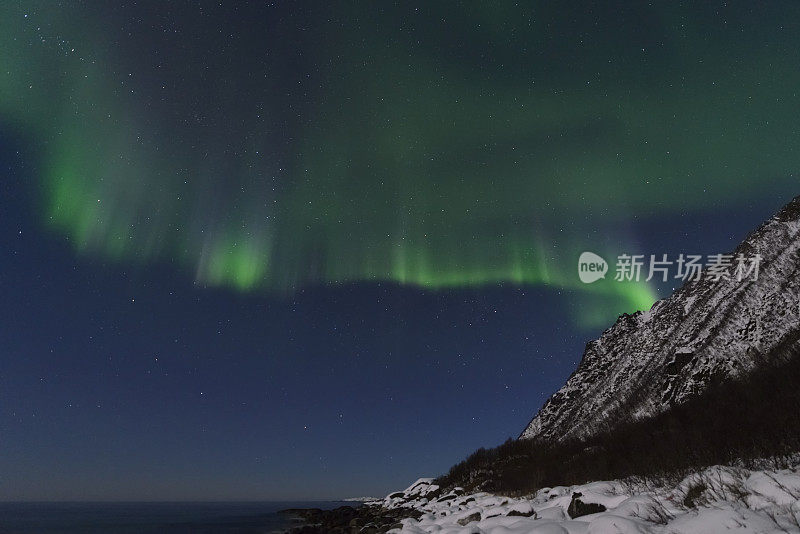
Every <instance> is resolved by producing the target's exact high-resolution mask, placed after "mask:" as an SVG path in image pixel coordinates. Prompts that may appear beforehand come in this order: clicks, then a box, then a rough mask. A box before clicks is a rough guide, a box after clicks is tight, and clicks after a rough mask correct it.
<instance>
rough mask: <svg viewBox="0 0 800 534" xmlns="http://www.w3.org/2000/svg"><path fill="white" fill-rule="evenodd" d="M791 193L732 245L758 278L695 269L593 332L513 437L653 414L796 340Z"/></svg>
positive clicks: (598, 426) (798, 204) (587, 429)
mask: <svg viewBox="0 0 800 534" xmlns="http://www.w3.org/2000/svg"><path fill="white" fill-rule="evenodd" d="M798 249H800V197H797V198H795V199H794V200H793V201H792V202H790V203H789V204H788V205H786V206H785V207H784V208H783V209H781V210H780V212H778V214H776V215H775V216H774V217H772V218H771V219H769V220H768V221H767V222H765V223H764V224H763V225H762V226H761V227H760V228H758V229H757V230H756V231H755V232H753V233H752V234H750V235H749V236H748V237H747V239H746V240H745V241H744V242H743V243H742V244H741V245H739V247H737V249H736V250H735V251H734V254H735V255H738V254H742V255H744V257H746V258H752V257H755V255H756V254H758V255H760V256H761V261H760V265H759V273H758V278H757V280H752V277H748V278H746V279H744V280H742V281H739V280H737V276H736V275H735V273H734V267H735V262H734V265H733V266H732V267H731V268H730V269H729V270H728V271H727V273H728V274H729V277H728V278H722V279H720V280H718V281H713V280H712V279H710V278H708V277H706V276H704V277H703V278H702V279H701V280H697V281H691V282H687V283H685V284H684V285H683V286H682V287H681V288H680V289H678V290H677V291H676V292H675V293H673V294H672V295H671V296H670V297H669V298H667V299H664V300H660V301H658V302H656V303H655V304H654V305H653V307H652V308H651V309H650V310H649V311H646V312H637V313H635V314H633V315H627V314H626V315H623V316H621V317H620V318H619V319H618V320H617V322H616V323H615V324H614V325H613V326H612V327H611V328H609V329H608V330H606V331H605V332H604V333H603V334H602V336H600V338H599V339H597V340H596V341H592V342H590V343H589V344H588V345H587V346H586V351H585V352H584V355H583V359H582V360H581V362H580V364H579V365H578V368H577V369H576V370H575V372H574V373H573V374H572V376H570V378H569V379H568V380H567V383H566V384H565V385H564V387H562V388H561V389H560V390H559V391H558V392H556V393H555V394H554V395H553V396H552V397H550V399H549V400H548V401H547V402H546V403H545V404H544V406H543V407H542V408H541V409H540V410H539V412H538V414H537V415H536V416H535V417H534V418H533V420H532V421H531V422H530V423H529V425H528V426H527V428H526V429H525V430H524V431H523V432H522V434H521V435H520V438H542V439H546V440H562V439H565V438H570V437H582V436H587V435H591V434H593V433H596V432H598V431H600V430H603V429H605V428H609V427H613V426H614V425H615V424H617V423H618V422H621V421H626V420H631V419H637V418H642V417H646V416H649V415H653V414H656V413H659V412H661V411H663V410H665V409H667V408H668V407H670V406H672V405H674V404H676V403H680V402H682V401H684V400H686V399H688V398H690V397H691V396H693V395H695V394H697V393H700V392H702V391H703V390H704V389H705V388H706V387H707V386H708V385H709V384H710V383H712V382H714V381H716V380H725V379H729V378H733V377H738V376H742V375H744V374H746V373H747V372H748V371H750V370H752V369H754V368H756V367H757V366H759V365H762V364H763V363H764V362H765V361H769V360H774V359H776V358H778V357H780V356H782V355H786V354H789V353H791V352H794V351H797V350H798V348H800V287H798V286H800V276H799V275H800V254H798Z"/></svg>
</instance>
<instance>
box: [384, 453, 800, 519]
mask: <svg viewBox="0 0 800 534" xmlns="http://www.w3.org/2000/svg"><path fill="white" fill-rule="evenodd" d="M689 492H691V493H690V495H691V499H689V501H691V503H690V504H687V503H685V501H686V500H687V499H686V496H687V493H689ZM399 493H402V496H398V494H399ZM576 493H580V494H581V495H580V497H579V498H580V500H581V501H582V502H584V503H595V504H600V505H603V506H604V507H605V508H606V510H605V511H602V512H598V513H593V514H590V515H584V516H580V517H575V518H571V517H570V516H569V511H570V503H571V502H572V500H573V495H574V494H576ZM393 495H394V496H393V497H391V496H390V497H387V498H385V499H384V500H383V501H379V502H378V503H376V504H380V505H382V506H385V507H387V508H395V507H406V508H414V509H416V510H419V511H420V512H422V516H421V517H420V518H419V519H418V520H415V519H405V520H403V522H402V523H403V528H402V529H394V530H391V531H390V532H392V533H394V534H423V533H433V532H435V533H437V534H533V533H537V534H716V533H725V534H735V533H739V534H771V533H778V532H782V533H797V534H800V467H798V468H796V469H783V470H759V471H755V470H748V469H745V468H741V467H726V466H715V467H710V468H708V469H705V470H703V471H702V472H699V473H695V474H692V475H690V476H687V477H686V478H684V479H683V480H682V481H680V482H679V483H678V484H675V485H671V486H668V485H664V484H661V485H655V484H652V483H650V484H645V483H633V482H632V481H619V480H615V481H605V482H592V483H589V484H582V485H576V486H560V487H555V488H544V489H541V490H539V491H538V492H537V493H536V494H534V495H529V496H525V497H505V496H499V495H492V494H489V493H474V494H465V493H464V492H463V491H460V488H456V489H455V490H453V491H450V492H441V491H439V487H438V486H436V485H435V484H433V480H432V479H420V480H418V481H416V482H415V483H414V484H412V485H411V486H409V488H408V489H406V490H405V491H404V492H398V493H396V494H393Z"/></svg>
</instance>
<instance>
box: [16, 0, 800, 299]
mask: <svg viewBox="0 0 800 534" xmlns="http://www.w3.org/2000/svg"><path fill="white" fill-rule="evenodd" d="M787 11H788V12H789V13H791V14H792V15H794V16H795V17H797V16H798V14H797V13H796V11H797V6H795V5H792V4H790V3H775V4H771V5H770V6H761V7H759V8H758V9H754V8H753V9H741V8H735V7H730V8H717V7H711V6H706V7H703V6H696V5H693V6H681V5H671V4H667V3H661V4H658V5H656V6H650V7H648V6H638V7H637V6H632V5H625V6H622V5H618V6H616V7H615V8H613V9H612V8H611V7H608V6H607V7H605V8H603V7H602V6H599V5H594V6H593V7H590V8H588V9H584V8H583V7H580V8H579V7H575V8H572V9H562V8H558V9H557V8H554V7H551V6H548V5H547V3H539V4H534V5H530V6H526V7H523V6H517V7H510V6H508V7H505V8H503V9H490V8H488V7H481V6H480V5H479V4H475V5H465V6H461V7H459V8H458V9H456V10H453V9H452V8H451V7H449V6H444V5H432V6H425V7H411V6H380V7H379V6H371V7H368V6H362V7H361V8H355V7H353V6H349V7H348V6H342V5H333V4H332V5H329V6H327V7H319V6H318V7H315V8H313V9H312V8H311V7H306V8H298V9H296V10H295V11H292V12H291V13H290V14H287V12H286V11H282V10H280V9H278V8H275V9H274V10H273V11H272V12H270V10H261V9H260V8H252V7H246V6H240V5H228V6H226V7H220V6H216V5H204V4H203V3H201V4H200V5H199V6H196V7H194V8H186V9H183V8H181V9H177V8H176V9H174V10H173V9H164V10H163V12H162V11H159V8H158V5H157V3H144V4H139V5H138V6H134V5H132V6H128V7H127V11H126V16H130V18H128V19H126V20H125V21H123V20H121V19H120V17H119V15H118V14H116V13H115V10H114V9H112V8H104V7H102V6H101V5H99V4H95V5H92V4H91V3H90V4H86V5H83V4H81V5H74V6H68V7H66V6H61V7H53V6H52V5H51V4H50V3H48V2H44V3H38V4H37V3H27V2H26V3H24V4H7V5H6V6H5V8H4V11H3V16H2V21H3V22H2V28H0V35H2V37H0V39H2V50H3V52H2V58H0V61H2V64H0V72H1V73H2V78H1V79H0V80H1V81H0V91H1V92H0V113H2V117H3V121H4V123H6V124H11V125H13V127H14V128H16V129H17V130H18V131H19V132H21V135H24V136H28V137H30V138H32V139H37V140H41V143H40V151H41V158H42V159H41V161H42V163H41V184H40V191H41V195H40V197H41V201H40V206H38V210H39V211H40V212H41V216H42V220H43V222H44V223H46V224H47V225H48V226H49V227H50V228H52V229H54V230H55V231H57V232H60V233H62V234H64V235H66V236H68V237H69V239H70V241H71V242H72V244H73V245H74V247H75V248H76V249H77V250H79V251H82V252H86V253H88V254H92V255H100V256H102V257H106V258H112V259H115V260H119V261H122V262H137V263H144V264H153V263H159V262H165V261H167V262H171V263H175V264H178V268H180V269H182V270H183V271H185V272H186V273H188V274H190V275H193V276H194V277H195V278H196V280H197V281H198V282H199V283H201V284H204V285H221V286H229V287H232V288H236V289H239V290H242V291H254V290H260V289H263V290H268V291H279V292H286V291H293V290H296V289H297V288H299V287H304V286H308V285H309V284H311V285H314V284H319V283H323V284H328V283H334V284H336V283H351V282H362V281H391V282H396V283H399V284H411V285H418V286H423V287H427V288H443V287H464V286H467V287H473V286H480V285H484V284H496V283H504V282H505V283H514V284H526V285H530V284H533V285H538V284H542V285H546V286H552V287H562V288H568V289H571V290H576V291H586V292H593V293H599V294H601V295H602V294H607V296H608V297H610V298H612V299H615V301H616V302H617V303H618V304H617V306H618V307H619V308H620V310H619V311H629V310H630V309H631V308H633V309H638V308H642V307H645V306H648V305H649V304H650V303H652V301H653V300H654V298H655V297H654V293H653V291H652V290H651V289H650V288H648V287H647V286H645V285H644V284H641V285H640V286H638V287H635V286H623V285H620V284H605V285H603V284H598V285H597V286H592V287H588V286H586V287H579V286H580V284H576V281H575V277H574V273H573V272H572V271H573V270H574V269H573V268H572V263H573V260H574V258H573V256H575V255H576V254H577V253H579V252H580V251H581V250H584V249H591V248H592V247H595V248H597V247H598V246H604V243H600V244H598V243H597V240H596V239H594V238H591V237H588V236H587V231H586V230H585V229H582V228H581V229H577V228H574V225H573V224H572V221H575V220H585V219H586V218H587V217H589V216H591V217H593V221H594V223H593V224H594V225H597V226H600V227H601V228H602V229H603V231H610V232H614V231H615V230H614V229H615V228H618V227H620V226H625V225H626V224H628V223H629V222H630V221H634V220H636V219H637V218H638V217H640V216H642V215H644V214H649V215H652V214H653V213H656V214H665V215H670V214H678V213H682V212H685V211H692V210H697V209H699V208H700V207H701V206H702V205H703V202H704V198H705V197H704V192H706V191H708V190H709V189H710V188H713V192H714V194H715V195H716V199H717V201H718V202H741V201H743V200H744V199H751V198H752V195H753V194H754V192H753V191H754V190H760V189H761V188H762V187H763V186H764V185H768V186H769V187H770V188H779V189H783V190H788V189H790V188H791V186H792V185H793V184H794V180H795V178H794V174H793V173H794V172H796V171H797V165H798V159H797V156H796V147H797V132H796V120H795V117H794V116H793V115H792V114H791V113H786V110H787V109H796V108H797V107H798V104H800V101H799V100H800V97H798V95H797V91H796V90H795V87H797V86H798V84H800V73H798V69H797V64H798V63H799V61H800V47H798V44H800V43H798V41H800V38H798V37H797V32H794V31H793V30H792V27H791V24H790V21H787V22H786V24H785V25H784V26H783V30H784V31H782V32H777V33H776V32H770V33H767V32H766V30H764V28H766V27H767V26H768V24H766V23H771V22H776V21H779V20H782V19H783V18H785V16H786V12H787ZM154 13H156V15H155V16H152V15H153V14H154ZM754 20H755V21H761V22H763V23H765V24H754V23H753V21H754ZM633 21H636V22H635V23H634V22H633ZM228 28H235V32H234V31H231V32H227V29H228ZM776 51H779V52H780V53H779V54H776V53H775V52H776Z"/></svg>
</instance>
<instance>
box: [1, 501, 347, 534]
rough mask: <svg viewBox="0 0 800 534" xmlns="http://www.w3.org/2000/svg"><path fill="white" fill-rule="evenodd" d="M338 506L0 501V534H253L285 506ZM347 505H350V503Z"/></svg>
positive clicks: (271, 528)
mask: <svg viewBox="0 0 800 534" xmlns="http://www.w3.org/2000/svg"><path fill="white" fill-rule="evenodd" d="M343 504H347V503H342V502H332V501H325V502H320V501H315V502H261V503H256V502H236V503H0V533H1V534H11V533H24V534H30V533H44V534H54V533H58V534H99V533H101V532H102V533H108V534H132V533H136V534H138V533H143V534H160V533H164V534H184V533H185V534H189V533H192V534H195V533H196V534H216V533H218V532H219V533H223V534H233V533H236V534H256V533H268V532H280V531H281V530H282V529H284V528H286V527H288V526H290V525H291V524H292V519H291V518H289V517H286V516H284V515H281V514H277V513H276V512H277V511H278V510H282V509H285V508H336V507H337V506H342V505H343ZM350 504H352V503H350Z"/></svg>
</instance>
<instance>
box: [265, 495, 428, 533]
mask: <svg viewBox="0 0 800 534" xmlns="http://www.w3.org/2000/svg"><path fill="white" fill-rule="evenodd" d="M382 503H383V501H368V502H362V503H361V504H360V505H354V506H350V505H345V506H340V507H338V508H334V509H332V510H322V509H320V508H287V509H285V510H281V511H279V512H278V513H279V514H281V515H286V516H289V517H291V518H295V519H297V520H298V521H299V522H300V523H301V524H299V525H297V526H293V527H290V528H288V529H286V530H285V531H284V532H285V533H286V534H351V533H356V532H357V533H363V534H384V533H385V532H388V531H390V530H392V529H402V528H403V523H402V520H403V519H409V518H410V519H419V517H420V516H421V515H422V512H420V511H418V510H416V509H413V508H385V507H384V506H382Z"/></svg>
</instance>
